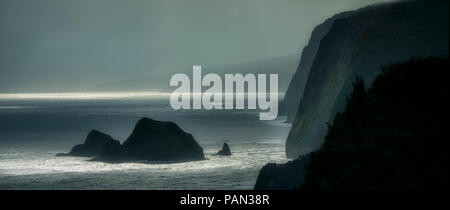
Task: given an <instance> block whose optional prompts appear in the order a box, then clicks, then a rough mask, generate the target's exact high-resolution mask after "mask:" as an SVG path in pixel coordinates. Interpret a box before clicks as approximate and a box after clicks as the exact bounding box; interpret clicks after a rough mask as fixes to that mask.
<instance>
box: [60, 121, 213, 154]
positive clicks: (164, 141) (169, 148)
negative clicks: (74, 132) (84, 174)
mask: <svg viewBox="0 0 450 210" xmlns="http://www.w3.org/2000/svg"><path fill="white" fill-rule="evenodd" d="M57 156H83V157H94V158H93V159H92V160H94V161H105V162H123V161H137V160H147V161H170V162H172V161H173V162H183V161H194V160H204V159H205V156H204V154H203V148H202V147H201V146H200V145H199V144H198V143H197V142H196V141H195V140H194V138H193V137H192V135H191V134H188V133H186V132H184V131H183V130H182V129H181V128H180V127H178V126H177V125H176V124H175V123H173V122H162V121H156V120H152V119H149V118H142V119H140V120H139V121H138V123H137V124H136V126H135V127H134V130H133V132H132V133H131V135H130V137H128V139H127V140H126V141H125V142H124V143H123V145H121V144H120V142H119V141H117V140H114V139H113V138H112V137H110V136H108V135H106V134H104V133H101V132H99V131H96V130H94V131H91V132H90V133H89V135H88V137H87V138H86V141H85V143H84V144H80V145H76V146H74V147H73V148H72V150H71V151H70V152H69V153H64V154H62V153H60V154H58V155H57Z"/></svg>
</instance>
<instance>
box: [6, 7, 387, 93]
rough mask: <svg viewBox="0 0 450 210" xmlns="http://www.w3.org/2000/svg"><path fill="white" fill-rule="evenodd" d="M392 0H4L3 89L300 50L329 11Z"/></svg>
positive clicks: (72, 87) (68, 85) (42, 88)
mask: <svg viewBox="0 0 450 210" xmlns="http://www.w3.org/2000/svg"><path fill="white" fill-rule="evenodd" d="M386 1H389V0H339V1H337V0H128V1H125V0H0V93H21V92H72V91H90V90H93V89H94V88H95V87H96V86H97V85H98V84H102V83H110V82H116V81H121V80H128V79H132V78H139V77H145V78H148V80H149V81H148V82H149V83H151V82H152V78H154V80H157V79H158V77H157V76H158V75H160V74H168V73H169V74H172V73H178V72H186V71H187V70H189V69H191V68H192V65H202V66H204V67H214V66H226V65H232V64H239V63H246V62H255V61H259V60H264V59H270V58H274V57H280V56H288V55H293V54H299V53H301V50H302V49H303V47H304V46H305V45H306V44H307V41H308V39H309V36H310V34H311V32H312V30H313V28H314V27H315V26H316V25H318V24H320V23H322V22H323V21H324V20H325V19H327V18H329V17H331V16H333V15H334V14H337V13H339V12H343V11H348V10H353V9H357V8H360V7H363V6H366V5H370V4H374V3H378V2H386ZM255 73H257V72H255ZM167 83H169V81H167ZM145 91H151V90H145Z"/></svg>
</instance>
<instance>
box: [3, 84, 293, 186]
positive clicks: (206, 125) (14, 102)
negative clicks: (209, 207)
mask: <svg viewBox="0 0 450 210" xmlns="http://www.w3.org/2000/svg"><path fill="white" fill-rule="evenodd" d="M169 103H170V102H169V95H168V94H161V93H149V92H141V93H67V94H65V93H61V94H0V189H230V190H231V189H252V188H253V186H254V184H255V182H256V178H257V176H258V173H259V170H260V169H261V167H262V166H264V165H265V164H266V163H268V162H276V163H281V162H286V161H287V160H286V158H285V150H284V145H285V140H286V137H287V135H288V133H289V128H290V125H289V124H286V123H284V120H285V119H284V118H281V117H279V118H278V119H277V120H274V121H260V120H259V118H258V112H257V111H256V110H216V111H205V110H172V109H171V108H170V104H169ZM141 117H150V118H152V119H156V120H163V121H173V122H175V123H177V124H178V125H179V126H180V127H181V128H182V129H183V130H185V131H186V132H188V133H191V134H192V135H193V136H194V138H195V139H196V140H197V142H199V144H200V145H201V146H202V147H203V149H204V152H205V156H206V160H204V161H194V162H185V163H174V164H163V163H148V162H138V163H120V164H109V163H102V162H89V161H87V160H88V159H89V158H81V157H56V156H55V155H56V154H57V153H60V152H68V151H69V150H70V149H71V147H72V146H73V145H75V144H80V143H83V142H84V139H85V137H86V135H87V133H88V132H89V131H90V130H92V129H97V130H100V131H102V132H105V133H107V134H109V135H111V136H112V137H113V138H115V139H117V140H120V141H121V142H123V141H125V140H126V138H127V137H128V136H129V134H130V133H131V131H132V129H133V127H134V125H135V124H136V122H137V121H138V120H139V119H140V118H141ZM224 142H227V143H228V144H229V145H230V148H231V151H232V153H233V154H232V155H231V156H216V155H214V153H216V152H217V151H218V150H220V149H221V147H222V144H223V143H224Z"/></svg>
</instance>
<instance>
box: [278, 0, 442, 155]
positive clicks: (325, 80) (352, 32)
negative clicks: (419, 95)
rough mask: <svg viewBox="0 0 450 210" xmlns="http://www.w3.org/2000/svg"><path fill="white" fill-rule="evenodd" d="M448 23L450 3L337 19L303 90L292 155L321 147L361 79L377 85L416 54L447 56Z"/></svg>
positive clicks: (411, 4)
mask: <svg viewBox="0 0 450 210" xmlns="http://www.w3.org/2000/svg"><path fill="white" fill-rule="evenodd" d="M448 20H449V17H448V1H447V0H428V1H405V2H399V3H393V4H387V5H381V6H377V7H369V8H365V9H364V10H360V11H358V12H356V13H354V14H351V15H349V16H348V17H344V18H339V19H336V20H335V21H334V22H333V24H332V26H331V28H330V29H329V31H328V33H327V34H326V35H325V36H324V37H323V38H322V40H321V41H320V46H319V48H318V51H317V54H316V56H315V58H314V62H313V64H312V66H311V69H310V71H309V75H308V79H307V82H306V85H305V88H304V91H303V95H301V93H300V92H297V94H298V95H301V100H300V103H299V106H298V110H297V113H296V116H295V120H294V122H293V124H292V127H291V131H290V133H289V136H288V139H287V143H286V155H287V157H289V158H297V157H298V156H300V155H302V154H306V153H309V152H311V151H314V150H316V149H318V148H319V147H320V145H321V144H322V142H323V140H324V136H325V133H326V129H327V126H326V123H327V122H330V121H331V119H333V118H334V117H335V115H336V113H337V112H340V111H342V110H343V108H344V107H345V103H346V99H347V97H348V95H349V93H350V91H351V90H352V81H354V80H355V78H356V76H360V77H362V78H363V79H364V81H366V84H371V83H372V81H373V79H374V78H375V77H376V76H377V75H378V74H379V73H380V67H381V66H387V65H388V64H390V63H393V62H401V61H405V60H407V59H408V58H410V57H413V56H421V57H427V56H440V57H447V56H448V46H449V42H448V36H449V35H448ZM292 82H294V80H293V81H292ZM292 82H291V83H292ZM299 83H300V82H299Z"/></svg>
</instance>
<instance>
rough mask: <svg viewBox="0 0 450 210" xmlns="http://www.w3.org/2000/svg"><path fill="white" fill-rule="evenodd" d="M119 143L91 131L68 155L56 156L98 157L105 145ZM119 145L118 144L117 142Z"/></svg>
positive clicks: (107, 136) (105, 135)
mask: <svg viewBox="0 0 450 210" xmlns="http://www.w3.org/2000/svg"><path fill="white" fill-rule="evenodd" d="M114 142H119V141H116V140H114V139H113V138H112V137H111V136H109V135H107V134H104V133H102V132H100V131H97V130H92V131H90V132H89V134H88V135H87V137H86V140H85V141H84V143H83V144H79V145H75V146H74V147H73V148H72V149H71V150H70V152H69V153H59V154H57V156H79V157H94V156H99V155H100V154H101V152H102V149H103V148H104V146H105V145H106V144H111V143H114ZM119 144H120V142H119Z"/></svg>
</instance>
